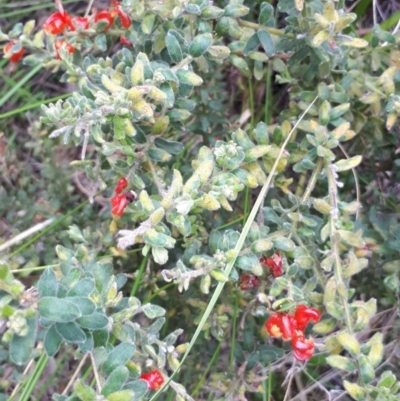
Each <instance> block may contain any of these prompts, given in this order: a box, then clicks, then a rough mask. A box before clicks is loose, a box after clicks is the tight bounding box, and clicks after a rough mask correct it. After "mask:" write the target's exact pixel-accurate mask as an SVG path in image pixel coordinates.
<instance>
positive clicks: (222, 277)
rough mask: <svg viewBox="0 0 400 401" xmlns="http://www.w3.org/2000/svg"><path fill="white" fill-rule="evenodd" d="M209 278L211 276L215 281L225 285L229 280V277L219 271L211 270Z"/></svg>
mask: <svg viewBox="0 0 400 401" xmlns="http://www.w3.org/2000/svg"><path fill="white" fill-rule="evenodd" d="M210 274H211V276H213V277H214V278H215V279H216V280H217V281H219V282H222V283H225V282H226V281H228V280H229V277H227V275H226V274H225V273H224V272H223V271H222V270H221V269H213V270H211V273H210Z"/></svg>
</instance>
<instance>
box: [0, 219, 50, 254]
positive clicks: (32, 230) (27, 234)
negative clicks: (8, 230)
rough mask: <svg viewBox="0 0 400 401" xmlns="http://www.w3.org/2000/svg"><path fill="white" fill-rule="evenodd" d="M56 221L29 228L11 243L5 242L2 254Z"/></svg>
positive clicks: (0, 249)
mask: <svg viewBox="0 0 400 401" xmlns="http://www.w3.org/2000/svg"><path fill="white" fill-rule="evenodd" d="M53 221H54V218H51V219H47V220H45V221H43V222H41V223H38V224H36V225H35V226H33V227H31V228H28V230H26V231H23V232H22V233H20V234H18V235H16V236H15V237H13V238H11V239H10V240H9V241H7V242H5V243H4V244H1V245H0V252H2V251H4V250H6V249H7V248H10V247H11V246H13V245H16V244H18V243H19V242H21V241H22V240H24V239H25V238H28V237H30V236H31V235H33V234H35V233H36V232H38V231H40V230H43V228H45V227H47V226H48V225H50V224H51V223H52V222H53Z"/></svg>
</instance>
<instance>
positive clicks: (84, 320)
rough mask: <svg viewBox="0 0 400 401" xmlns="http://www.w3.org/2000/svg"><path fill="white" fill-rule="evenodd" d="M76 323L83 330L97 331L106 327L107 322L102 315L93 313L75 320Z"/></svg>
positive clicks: (105, 317)
mask: <svg viewBox="0 0 400 401" xmlns="http://www.w3.org/2000/svg"><path fill="white" fill-rule="evenodd" d="M76 323H78V324H79V325H80V326H81V327H83V328H85V329H91V330H97V329H102V328H104V327H107V325H108V323H109V320H108V318H107V316H106V315H104V314H103V313H100V312H94V313H92V314H90V315H86V316H82V317H80V318H78V319H76Z"/></svg>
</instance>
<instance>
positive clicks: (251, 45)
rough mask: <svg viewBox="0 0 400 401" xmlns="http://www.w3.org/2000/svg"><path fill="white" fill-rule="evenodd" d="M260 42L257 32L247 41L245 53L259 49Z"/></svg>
mask: <svg viewBox="0 0 400 401" xmlns="http://www.w3.org/2000/svg"><path fill="white" fill-rule="evenodd" d="M259 44H260V39H259V38H258V35H257V33H255V34H253V35H252V36H250V39H249V40H248V41H247V43H246V46H245V47H244V49H243V54H244V55H245V56H248V55H249V54H250V53H251V52H254V51H255V50H257V48H258V45H259Z"/></svg>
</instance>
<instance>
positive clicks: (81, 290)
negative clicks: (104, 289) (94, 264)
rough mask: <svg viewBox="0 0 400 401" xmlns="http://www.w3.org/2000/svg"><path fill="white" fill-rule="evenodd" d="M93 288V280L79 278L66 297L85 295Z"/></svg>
mask: <svg viewBox="0 0 400 401" xmlns="http://www.w3.org/2000/svg"><path fill="white" fill-rule="evenodd" d="M93 290H94V280H93V279H92V278H88V277H86V278H83V279H82V280H79V281H78V282H77V283H76V284H75V285H74V286H73V287H72V289H71V290H69V292H68V297H87V296H88V295H89V294H90V293H91V292H92V291H93Z"/></svg>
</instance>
